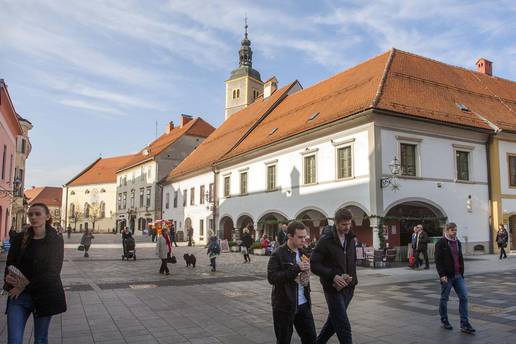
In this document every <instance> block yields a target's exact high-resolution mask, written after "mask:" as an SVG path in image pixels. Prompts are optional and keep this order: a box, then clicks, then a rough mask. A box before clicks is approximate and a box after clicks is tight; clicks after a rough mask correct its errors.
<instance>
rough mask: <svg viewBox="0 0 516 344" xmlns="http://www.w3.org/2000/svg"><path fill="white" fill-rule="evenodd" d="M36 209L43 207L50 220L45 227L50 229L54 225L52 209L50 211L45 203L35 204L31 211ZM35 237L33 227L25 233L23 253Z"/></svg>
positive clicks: (22, 244)
mask: <svg viewBox="0 0 516 344" xmlns="http://www.w3.org/2000/svg"><path fill="white" fill-rule="evenodd" d="M34 207H41V208H43V209H44V210H45V214H46V215H49V218H48V220H47V221H46V223H45V227H49V226H51V225H52V216H51V215H50V209H48V206H47V205H46V204H45V203H34V204H31V206H30V207H29V209H32V208H34ZM33 237H34V229H32V226H31V227H29V228H27V231H26V232H25V233H23V238H22V243H21V249H22V252H23V251H24V250H25V248H26V247H27V245H28V244H29V240H31V239H32V238H33Z"/></svg>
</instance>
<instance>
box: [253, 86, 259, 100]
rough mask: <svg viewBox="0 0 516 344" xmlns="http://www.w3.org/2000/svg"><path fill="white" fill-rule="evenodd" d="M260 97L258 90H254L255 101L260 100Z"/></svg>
mask: <svg viewBox="0 0 516 344" xmlns="http://www.w3.org/2000/svg"><path fill="white" fill-rule="evenodd" d="M258 96H260V92H259V91H258V90H256V89H253V100H255V99H256V98H258Z"/></svg>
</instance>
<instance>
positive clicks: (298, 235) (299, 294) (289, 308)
mask: <svg viewBox="0 0 516 344" xmlns="http://www.w3.org/2000/svg"><path fill="white" fill-rule="evenodd" d="M306 233H307V230H306V226H305V225H304V224H303V223H301V222H297V221H293V222H291V223H290V224H289V225H288V227H287V241H286V242H285V243H284V244H283V245H281V246H279V247H278V248H276V250H274V252H273V253H272V255H271V258H270V259H269V263H268V264H267V280H268V281H269V283H270V284H272V285H273V288H272V294H271V301H272V319H273V322H274V333H275V335H276V343H277V344H288V343H290V341H291V339H292V333H293V328H294V327H295V329H296V331H297V334H298V335H299V337H300V338H301V343H302V344H313V343H315V340H316V331H315V324H314V317H313V315H312V308H311V300H310V277H309V274H308V273H309V270H310V263H309V261H308V257H306V256H305V255H303V254H302V252H301V250H302V249H303V247H304V246H305V244H306V241H305V240H306Z"/></svg>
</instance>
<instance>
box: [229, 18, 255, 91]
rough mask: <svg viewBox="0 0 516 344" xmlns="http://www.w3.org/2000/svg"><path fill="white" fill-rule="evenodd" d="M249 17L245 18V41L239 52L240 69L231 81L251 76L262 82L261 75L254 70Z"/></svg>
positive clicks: (235, 72) (233, 73)
mask: <svg viewBox="0 0 516 344" xmlns="http://www.w3.org/2000/svg"><path fill="white" fill-rule="evenodd" d="M247 28H248V25H247V17H246V18H245V26H244V29H245V31H244V39H242V42H241V45H240V50H239V51H238V61H239V62H238V66H239V67H238V68H237V69H235V70H233V71H232V72H231V74H230V76H229V80H232V79H236V78H240V77H242V76H250V77H252V78H254V79H256V80H259V81H262V79H261V77H260V73H259V72H258V71H257V70H256V69H254V68H253V50H252V49H251V40H249V38H248V36H247Z"/></svg>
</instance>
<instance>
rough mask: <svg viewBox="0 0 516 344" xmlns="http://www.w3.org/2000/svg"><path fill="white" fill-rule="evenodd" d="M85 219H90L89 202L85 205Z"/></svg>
mask: <svg viewBox="0 0 516 344" xmlns="http://www.w3.org/2000/svg"><path fill="white" fill-rule="evenodd" d="M84 217H86V218H88V217H90V205H89V204H88V203H87V202H86V203H84Z"/></svg>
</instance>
